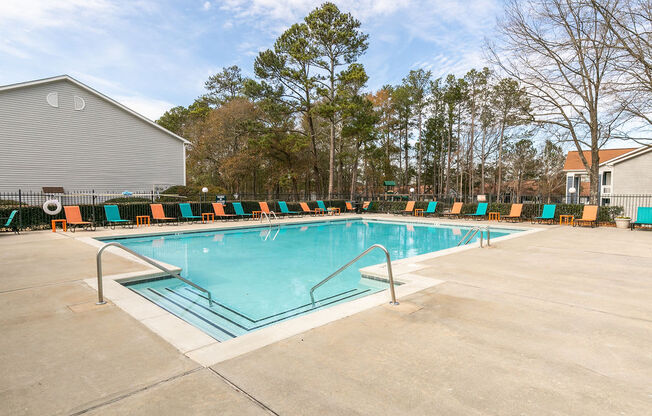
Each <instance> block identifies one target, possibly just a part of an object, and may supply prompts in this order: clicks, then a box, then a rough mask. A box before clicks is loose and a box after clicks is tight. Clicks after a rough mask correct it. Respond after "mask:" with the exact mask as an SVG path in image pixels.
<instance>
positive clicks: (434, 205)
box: [423, 201, 437, 215]
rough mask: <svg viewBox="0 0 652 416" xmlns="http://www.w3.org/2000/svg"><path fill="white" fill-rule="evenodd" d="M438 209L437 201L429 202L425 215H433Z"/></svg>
mask: <svg viewBox="0 0 652 416" xmlns="http://www.w3.org/2000/svg"><path fill="white" fill-rule="evenodd" d="M436 210H437V201H430V202H428V208H426V210H425V211H423V215H432V214H434V213H435V211H436Z"/></svg>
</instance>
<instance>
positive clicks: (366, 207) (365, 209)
mask: <svg viewBox="0 0 652 416" xmlns="http://www.w3.org/2000/svg"><path fill="white" fill-rule="evenodd" d="M371 204H373V201H369V202H363V203H362V211H363V212H369V208H371Z"/></svg>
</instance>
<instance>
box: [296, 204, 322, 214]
mask: <svg viewBox="0 0 652 416" xmlns="http://www.w3.org/2000/svg"><path fill="white" fill-rule="evenodd" d="M299 205H301V209H302V210H303V212H305V213H308V214H313V215H317V214H324V213H325V212H324V211H322V210H321V209H310V207H309V206H308V204H306V203H305V202H299Z"/></svg>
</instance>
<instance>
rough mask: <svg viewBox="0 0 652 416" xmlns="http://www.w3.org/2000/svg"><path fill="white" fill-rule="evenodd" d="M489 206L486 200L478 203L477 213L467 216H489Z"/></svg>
mask: <svg viewBox="0 0 652 416" xmlns="http://www.w3.org/2000/svg"><path fill="white" fill-rule="evenodd" d="M488 206H489V204H488V203H486V202H481V203H479V204H478V208H477V209H476V210H475V214H466V216H467V217H471V218H480V219H482V218H484V217H486V216H487V207H488Z"/></svg>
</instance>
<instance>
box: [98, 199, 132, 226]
mask: <svg viewBox="0 0 652 416" xmlns="http://www.w3.org/2000/svg"><path fill="white" fill-rule="evenodd" d="M104 215H106V223H105V226H108V227H111V229H113V228H115V226H116V224H117V225H122V226H123V227H126V226H130V227H133V226H134V224H133V223H132V222H131V221H129V220H123V219H122V218H121V217H120V210H119V209H118V206H117V205H104Z"/></svg>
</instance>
